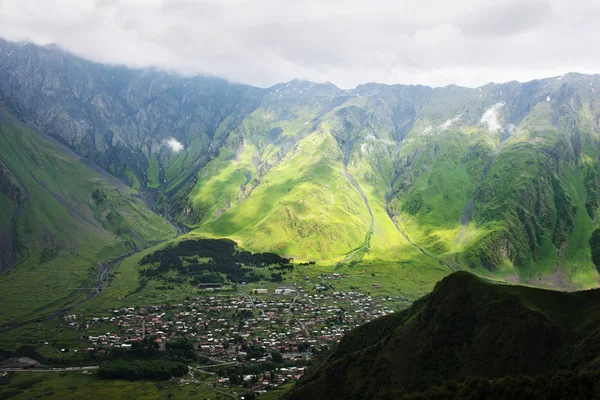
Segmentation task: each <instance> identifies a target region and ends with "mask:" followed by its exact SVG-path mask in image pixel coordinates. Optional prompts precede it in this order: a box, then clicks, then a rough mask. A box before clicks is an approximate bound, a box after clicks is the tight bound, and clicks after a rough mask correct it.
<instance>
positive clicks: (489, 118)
mask: <svg viewBox="0 0 600 400" xmlns="http://www.w3.org/2000/svg"><path fill="white" fill-rule="evenodd" d="M502 107H504V103H496V104H494V105H493V106H491V107H490V108H488V109H487V110H485V112H484V113H483V115H482V116H481V120H480V121H479V122H480V123H481V125H484V126H487V128H488V131H490V132H492V133H494V132H498V131H500V130H501V129H502V125H501V124H500V115H499V111H500V109H501V108H502Z"/></svg>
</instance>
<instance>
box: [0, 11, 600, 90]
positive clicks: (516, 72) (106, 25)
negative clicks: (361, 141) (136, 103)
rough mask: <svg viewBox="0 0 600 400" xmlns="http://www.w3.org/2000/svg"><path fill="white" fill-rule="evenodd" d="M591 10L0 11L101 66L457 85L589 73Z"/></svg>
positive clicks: (258, 81) (592, 60) (6, 27)
mask: <svg viewBox="0 0 600 400" xmlns="http://www.w3.org/2000/svg"><path fill="white" fill-rule="evenodd" d="M599 7H600V6H599V5H598V3H597V2H595V1H593V0H576V1H564V0H524V1H516V0H498V1H493V2H481V1H477V0H463V1H459V2H446V1H441V0H426V1H416V0H409V1H404V2H397V1H393V0H375V1H370V2H362V1H359V0H350V1H342V0H328V1H320V0H308V1H278V0H259V1H242V0H225V1H220V0H201V1H190V0H151V1H143V2H140V1H138V0H82V1H77V0H53V1H38V0H23V1H18V2H15V1H10V0H2V1H0V36H3V37H5V38H8V39H11V40H30V41H33V42H35V43H38V44H45V43H56V44H58V45H59V46H61V47H63V48H65V49H68V50H70V51H73V52H75V53H76V54H79V55H82V56H85V57H87V58H89V59H91V60H94V61H99V62H104V63H118V64H124V65H129V66H133V67H142V66H143V67H147V66H156V67H159V68H161V69H166V70H173V71H179V72H182V73H194V74H198V73H199V74H203V73H208V74H212V75H216V76H220V77H224V78H227V79H231V80H233V81H239V82H243V83H249V84H253V85H258V86H263V87H265V86H270V85H273V84H275V83H278V82H285V81H289V80H291V79H294V78H299V79H306V80H312V81H317V82H325V81H331V82H333V83H334V84H336V85H337V86H339V87H342V88H351V87H354V86H356V85H358V84H361V83H365V82H371V81H375V82H382V83H404V84H410V83H412V84H425V85H430V86H443V85H448V84H458V85H465V86H470V87H474V86H479V85H483V84H485V83H488V82H492V81H494V82H505V81H509V80H520V81H526V80H531V79H536V78H542V77H550V76H558V75H561V74H564V73H566V72H582V73H592V72H595V71H596V70H597V66H598V64H599V61H600V60H599V58H598V57H599V56H598V55H597V52H594V51H592V49H594V48H595V47H597V45H598V36H597V35H596V33H595V27H596V26H597V25H598V22H599V21H598V19H599V18H600V12H599V11H600V9H599Z"/></svg>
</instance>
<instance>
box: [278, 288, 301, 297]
mask: <svg viewBox="0 0 600 400" xmlns="http://www.w3.org/2000/svg"><path fill="white" fill-rule="evenodd" d="M294 293H296V291H295V290H294V289H290V288H283V287H281V288H277V289H275V294H283V295H290V294H294Z"/></svg>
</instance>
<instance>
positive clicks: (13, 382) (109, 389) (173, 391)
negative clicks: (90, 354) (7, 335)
mask: <svg viewBox="0 0 600 400" xmlns="http://www.w3.org/2000/svg"><path fill="white" fill-rule="evenodd" d="M0 379H2V383H3V384H2V385H0V397H2V398H9V397H10V398H11V399H16V400H19V399H32V398H41V397H43V398H48V399H98V400H100V399H102V400H104V399H124V400H129V399H131V400H133V399H172V398H175V399H179V398H188V399H202V400H204V399H218V398H222V396H221V397H219V395H218V394H217V393H215V392H214V391H213V390H212V389H211V388H210V387H209V386H208V385H207V384H205V383H200V384H186V385H180V384H179V380H178V379H176V380H171V381H166V382H150V381H134V382H130V381H122V380H110V381H106V380H102V379H99V378H98V377H97V376H96V375H95V374H93V375H86V374H82V373H81V372H70V373H27V372H22V373H13V374H10V375H9V376H7V377H2V378H0Z"/></svg>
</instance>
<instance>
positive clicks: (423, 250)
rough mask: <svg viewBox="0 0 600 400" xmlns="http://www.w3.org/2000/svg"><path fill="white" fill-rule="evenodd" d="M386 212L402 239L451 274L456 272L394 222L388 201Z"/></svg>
mask: <svg viewBox="0 0 600 400" xmlns="http://www.w3.org/2000/svg"><path fill="white" fill-rule="evenodd" d="M385 211H386V212H387V215H388V217H389V218H390V220H391V221H392V223H393V224H394V227H396V230H397V231H398V233H400V235H402V237H403V238H404V239H406V241H407V242H408V243H409V244H410V245H411V246H413V247H414V248H416V249H417V250H419V251H420V252H421V253H423V255H425V256H426V257H428V258H430V259H432V260H433V261H437V262H438V263H439V264H440V265H442V266H444V267H446V268H448V269H449V270H450V271H451V272H454V271H456V269H455V268H453V267H452V266H451V265H450V264H448V263H446V262H445V261H443V260H440V259H439V258H437V257H435V256H433V255H432V254H430V253H429V252H428V251H427V250H425V249H424V248H423V247H421V246H419V245H418V244H417V243H415V242H413V241H412V239H411V238H410V236H408V234H407V233H406V232H404V231H403V230H402V229H400V227H399V226H398V224H397V223H396V221H395V220H394V218H392V214H391V212H390V208H389V204H388V202H387V201H386V204H385Z"/></svg>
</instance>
